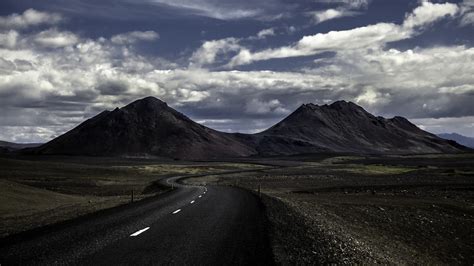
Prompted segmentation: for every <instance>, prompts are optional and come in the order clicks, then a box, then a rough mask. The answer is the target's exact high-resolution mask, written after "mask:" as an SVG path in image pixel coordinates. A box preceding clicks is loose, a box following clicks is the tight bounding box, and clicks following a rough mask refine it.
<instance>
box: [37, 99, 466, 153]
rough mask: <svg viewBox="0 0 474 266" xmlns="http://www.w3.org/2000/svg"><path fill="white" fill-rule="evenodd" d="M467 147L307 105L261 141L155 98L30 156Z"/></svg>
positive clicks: (342, 109) (346, 108)
mask: <svg viewBox="0 0 474 266" xmlns="http://www.w3.org/2000/svg"><path fill="white" fill-rule="evenodd" d="M466 149H467V148H466V147H463V146H461V145H459V144H457V143H456V142H454V141H449V140H444V139H441V138H439V137H437V136H435V135H433V134H430V133H428V132H426V131H423V130H421V129H419V128H418V127H416V126H415V125H413V124H412V123H410V122H409V121H408V120H406V119H405V118H402V117H394V118H391V119H385V118H383V117H375V116H373V115H371V114H370V113H368V112H366V111H365V110H364V109H363V108H362V107H360V106H358V105H356V104H354V103H350V102H349V103H348V102H345V101H339V102H335V103H333V104H331V105H323V106H318V105H314V104H305V105H302V106H301V107H300V108H298V109H297V110H296V111H295V112H293V113H292V114H291V115H289V116H288V117H287V118H285V119H284V120H283V121H281V122H280V123H278V124H276V125H275V126H273V127H271V128H269V129H268V130H265V131H263V132H261V133H258V134H253V135H250V134H228V133H223V132H219V131H216V130H213V129H210V128H207V127H205V126H203V125H200V124H197V123H195V122H194V121H192V120H191V119H189V118H188V117H186V116H185V115H183V114H181V113H179V112H177V111H176V110H174V109H172V108H170V107H168V105H167V104H166V103H164V102H162V101H160V100H158V99H156V98H153V97H147V98H144V99H141V100H137V101H135V102H133V103H131V104H129V105H127V106H125V107H123V108H120V109H119V108H117V109H115V110H114V111H112V112H110V111H104V112H102V113H100V114H98V115H97V116H95V117H93V118H91V119H89V120H87V121H85V122H84V123H82V124H80V125H79V126H77V127H76V128H74V129H72V130H71V131H69V132H67V133H65V134H64V135H61V136H59V137H58V138H56V139H54V140H52V141H50V142H48V143H46V144H44V145H42V146H40V147H38V148H33V149H32V150H31V151H32V152H34V153H40V154H67V155H93V156H150V155H154V156H164V157H170V158H182V159H212V158H223V157H241V156H251V155H283V154H285V155H287V154H298V153H318V152H344V153H346V152H350V153H440V152H462V151H465V150H466Z"/></svg>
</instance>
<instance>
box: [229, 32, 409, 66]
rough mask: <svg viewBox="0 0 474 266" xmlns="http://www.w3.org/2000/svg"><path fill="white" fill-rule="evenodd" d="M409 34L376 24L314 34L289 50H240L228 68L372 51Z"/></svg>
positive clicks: (289, 47)
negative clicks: (334, 53) (324, 53)
mask: <svg viewBox="0 0 474 266" xmlns="http://www.w3.org/2000/svg"><path fill="white" fill-rule="evenodd" d="M409 34H410V33H409V32H405V31H403V30H401V28H400V27H398V26H397V25H395V24H391V23H378V24H375V25H369V26H365V27H360V28H355V29H351V30H345V31H330V32H328V33H318V34H316V35H310V36H305V37H303V38H302V39H301V40H299V41H298V42H297V43H296V44H294V45H292V46H285V47H280V48H276V49H267V50H263V51H259V52H255V53H251V52H250V51H249V50H247V49H242V50H241V51H240V52H239V54H237V55H236V56H235V57H234V58H232V60H231V61H230V63H229V67H234V66H237V65H244V64H250V63H252V62H254V61H261V60H268V59H272V58H287V57H296V56H308V55H314V54H318V53H321V52H324V51H341V50H346V49H362V48H369V47H376V46H379V45H381V44H384V43H387V42H391V41H397V40H402V39H406V38H408V37H409Z"/></svg>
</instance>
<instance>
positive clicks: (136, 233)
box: [130, 227, 150, 236]
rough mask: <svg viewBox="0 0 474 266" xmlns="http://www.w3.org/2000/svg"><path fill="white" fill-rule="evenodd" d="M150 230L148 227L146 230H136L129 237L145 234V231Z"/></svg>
mask: <svg viewBox="0 0 474 266" xmlns="http://www.w3.org/2000/svg"><path fill="white" fill-rule="evenodd" d="M148 229H150V227H147V228H143V229H142V230H138V231H136V232H135V233H133V234H131V235H130V236H137V235H139V234H141V233H143V232H145V231H146V230H148Z"/></svg>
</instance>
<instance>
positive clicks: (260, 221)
mask: <svg viewBox="0 0 474 266" xmlns="http://www.w3.org/2000/svg"><path fill="white" fill-rule="evenodd" d="M175 179H176V178H172V179H168V180H167V182H168V183H174V182H175ZM174 186H175V189H174V190H173V191H170V192H167V193H165V194H162V195H159V196H157V197H153V198H148V199H145V200H142V201H140V202H135V203H132V204H128V205H125V206H121V207H118V208H113V209H109V210H105V211H101V212H98V213H95V214H92V215H89V216H86V217H81V218H78V219H75V220H71V221H68V222H65V223H61V224H57V225H53V226H48V227H44V228H40V229H37V230H33V231H29V232H25V233H22V234H18V235H15V236H11V237H8V238H5V239H1V240H0V265H2V266H3V265H18V264H22V265H31V264H33V265H54V264H61V265H64V264H68V265H70V264H72V265H170V264H171V265H271V264H274V262H273V258H272V252H271V248H270V245H269V241H268V236H267V231H266V220H265V215H264V211H263V206H262V204H261V202H260V201H259V199H258V197H257V196H255V195H254V194H251V193H249V192H247V191H245V190H242V189H239V188H233V187H220V186H206V187H203V186H183V185H179V184H176V183H174Z"/></svg>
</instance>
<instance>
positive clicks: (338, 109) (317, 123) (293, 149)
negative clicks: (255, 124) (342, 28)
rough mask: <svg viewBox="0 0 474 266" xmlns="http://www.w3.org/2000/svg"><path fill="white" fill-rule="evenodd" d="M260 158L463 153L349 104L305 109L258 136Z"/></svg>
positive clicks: (401, 120)
mask: <svg viewBox="0 0 474 266" xmlns="http://www.w3.org/2000/svg"><path fill="white" fill-rule="evenodd" d="M257 137H258V140H257V150H258V151H259V153H260V154H267V155H272V154H296V153H314V152H355V153H438V152H459V151H462V150H464V147H462V146H460V145H458V144H456V143H454V142H452V141H447V140H444V139H441V138H439V137H437V136H435V135H433V134H431V133H428V132H426V131H423V130H421V129H420V128H418V127H416V126H415V125H413V124H412V123H410V122H409V121H408V120H407V119H405V118H403V117H394V118H391V119H385V118H383V117H375V116H373V115H371V114H370V113H368V112H367V111H365V110H364V109H363V108H362V107H360V106H358V105H356V104H354V103H351V102H345V101H338V102H335V103H333V104H331V105H322V106H318V105H314V104H304V105H302V106H301V107H300V108H298V109H297V110H296V111H295V112H293V113H292V114H290V115H289V116H288V117H287V118H285V119H284V120H282V121H281V122H280V123H278V124H276V125H274V126H273V127H271V128H269V129H267V130H265V131H263V132H261V133H259V134H257Z"/></svg>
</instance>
